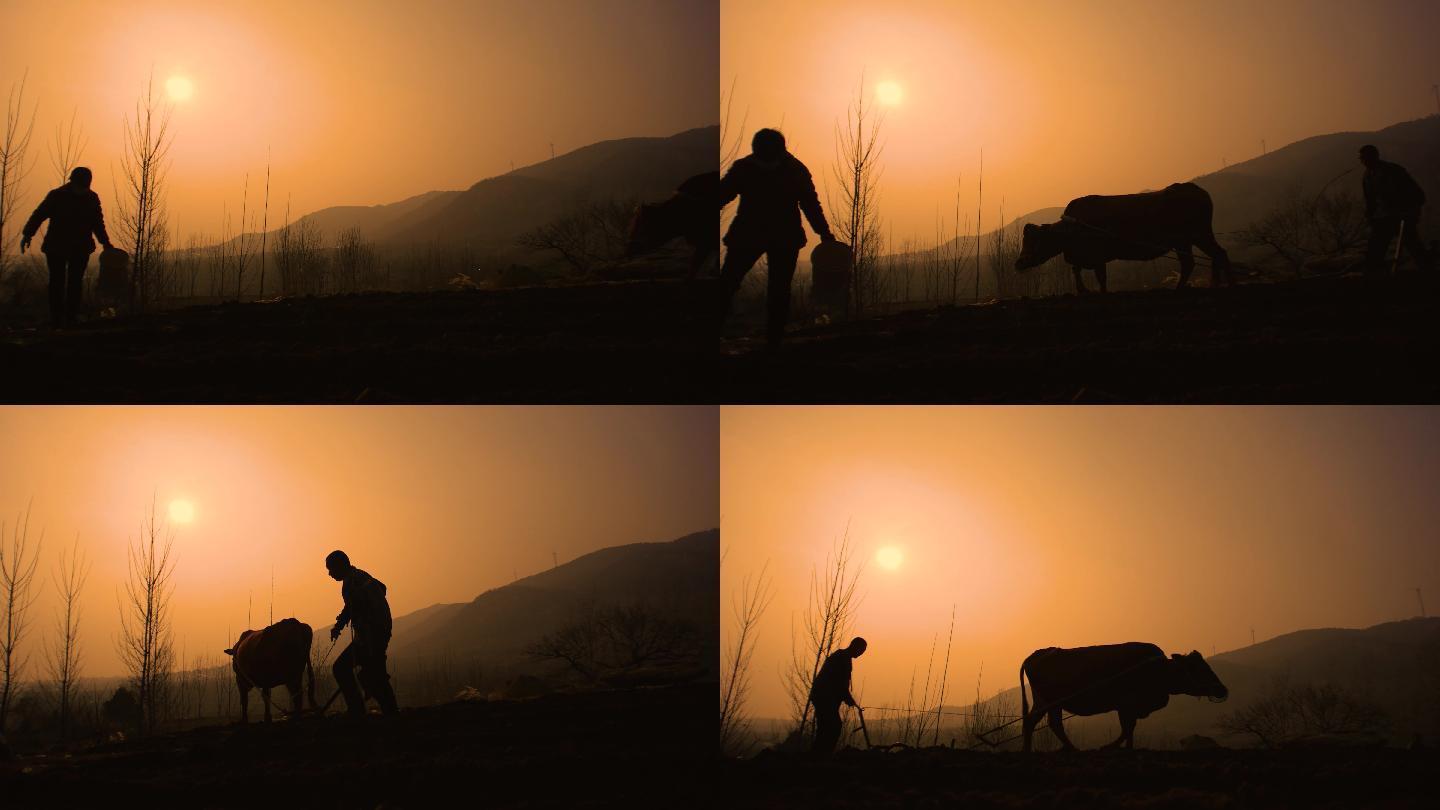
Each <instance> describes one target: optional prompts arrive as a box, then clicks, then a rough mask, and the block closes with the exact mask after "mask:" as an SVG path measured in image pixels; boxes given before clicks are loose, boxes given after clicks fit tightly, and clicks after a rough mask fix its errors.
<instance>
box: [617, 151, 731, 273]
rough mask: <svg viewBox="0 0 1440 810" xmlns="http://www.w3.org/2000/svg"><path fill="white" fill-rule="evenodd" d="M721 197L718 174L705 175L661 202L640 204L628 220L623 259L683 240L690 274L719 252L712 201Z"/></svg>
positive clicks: (693, 178)
mask: <svg viewBox="0 0 1440 810" xmlns="http://www.w3.org/2000/svg"><path fill="white" fill-rule="evenodd" d="M719 197H720V173H719V172H706V173H705V174H697V175H695V176H694V177H691V178H690V179H688V180H686V181H685V182H683V183H681V184H680V186H679V187H678V188H676V189H675V193H674V194H672V195H671V196H670V198H669V199H667V200H665V201H664V202H658V203H642V204H641V205H640V206H638V207H637V208H636V209H635V216H634V218H633V219H631V221H630V236H629V241H628V243H627V244H626V247H625V256H626V257H627V258H628V257H632V256H638V255H639V254H641V253H648V252H649V251H652V250H655V249H656V248H658V247H660V246H661V245H664V244H665V243H667V242H669V241H671V240H673V239H679V238H683V239H684V240H685V242H686V243H687V244H688V245H690V248H691V251H692V252H691V255H690V274H689V278H691V279H693V278H695V277H696V276H697V275H699V273H700V268H702V267H704V266H705V263H706V262H708V261H709V260H710V257H711V256H714V255H716V254H718V253H719V252H720V226H719V224H718V223H717V222H716V219H715V201H716V200H718V199H719Z"/></svg>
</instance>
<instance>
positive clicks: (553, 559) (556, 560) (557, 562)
mask: <svg viewBox="0 0 1440 810" xmlns="http://www.w3.org/2000/svg"><path fill="white" fill-rule="evenodd" d="M550 561H551V562H553V563H554V565H553V566H552V567H553V568H559V567H560V555H559V554H556V553H555V552H553V551H552V552H550Z"/></svg>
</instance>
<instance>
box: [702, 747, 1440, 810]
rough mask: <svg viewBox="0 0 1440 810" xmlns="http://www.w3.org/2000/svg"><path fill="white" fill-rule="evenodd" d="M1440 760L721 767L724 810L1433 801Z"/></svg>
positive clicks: (909, 761)
mask: <svg viewBox="0 0 1440 810" xmlns="http://www.w3.org/2000/svg"><path fill="white" fill-rule="evenodd" d="M1437 773H1440V755H1437V753H1436V752H1434V751H1407V750H1398V749H1374V750H1343V749H1342V750H1318V751H1317V750H1311V751H1249V750H1247V751H1227V750H1224V749H1220V750H1211V751H1081V752H1077V753H1073V754H1063V753H1047V754H1034V755H1025V754H1020V753H986V752H972V751H952V750H949V749H944V748H940V749H930V750H920V751H905V752H898V753H881V752H878V751H858V750H855V749H848V750H846V751H843V752H841V753H839V754H837V755H836V756H835V757H833V758H832V759H830V760H828V761H815V760H812V759H810V758H809V757H807V756H805V755H799V754H796V755H771V754H765V755H761V756H760V757H757V758H755V759H752V760H745V761H728V762H724V763H722V765H721V767H720V769H719V784H720V800H721V803H722V805H723V806H730V807H757V808H792V807H793V808H809V807H854V808H861V807H866V808H868V807H876V808H887V807H896V808H899V807H904V808H929V807H937V808H939V807H965V808H982V809H983V808H1007V809H1008V808H1057V809H1058V808H1107V807H1124V808H1141V807H1143V808H1155V809H1156V810H1159V809H1160V808H1217V809H1218V808H1271V807H1275V808H1362V807H1383V808H1421V807H1424V808H1431V807H1436V806H1440V805H1437V799H1440V781H1437V776H1436V774H1437Z"/></svg>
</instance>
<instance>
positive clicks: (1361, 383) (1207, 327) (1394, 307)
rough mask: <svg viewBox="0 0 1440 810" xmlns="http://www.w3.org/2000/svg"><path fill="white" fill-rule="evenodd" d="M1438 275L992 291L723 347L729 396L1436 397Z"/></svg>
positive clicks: (1439, 389)
mask: <svg viewBox="0 0 1440 810" xmlns="http://www.w3.org/2000/svg"><path fill="white" fill-rule="evenodd" d="M1437 293H1440V283H1437V279H1436V278H1435V277H1426V278H1421V277H1418V276H1416V275H1415V274H1411V275H1409V276H1401V277H1398V278H1395V279H1390V280H1385V281H1382V282H1379V283H1368V284H1367V283H1366V281H1365V280H1364V279H1362V278H1359V277H1350V276H1347V277H1324V278H1315V279H1309V280H1305V281H1293V282H1284V283H1276V284H1251V285H1242V286H1240V287H1237V288H1235V289H1223V290H1218V291H1211V290H1206V289H1192V290H1187V291H1184V292H1177V291H1174V290H1153V291H1144V292H1124V293H1111V294H1109V295H1105V296H1101V295H1090V296H1086V297H1077V296H1073V295H1067V296H1058V297H1053V298H1043V299H1031V300H1006V301H1000V302H995V303H991V304H982V305H976V306H961V307H953V308H951V307H946V308H941V309H938V310H926V311H913V312H906V313H902V314H898V315H891V316H886V317H880V318H874V319H867V320H863V321H858V322H853V323H845V324H834V325H828V326H817V327H809V328H802V329H799V330H797V331H796V332H794V333H793V334H792V335H790V337H789V339H788V341H787V343H786V344H785V345H784V346H783V347H782V349H781V351H780V352H779V353H778V354H777V355H774V356H771V355H770V354H769V353H767V352H766V351H765V350H764V349H763V347H762V346H761V345H760V343H759V342H758V341H756V340H755V339H752V338H727V339H726V340H725V341H724V343H723V344H722V356H721V360H720V376H721V380H720V391H721V397H722V401H727V402H802V403H804V402H821V403H823V402H857V403H874V402H935V403H947V402H961V403H965V402H996V403H1006V402H1049V403H1068V402H1097V403H1104V402H1140V403H1154V402H1180V403H1184V402H1196V403H1212V402H1213V403H1244V402H1256V403H1269V402H1274V403H1283V402H1434V401H1437V400H1440V374H1437V373H1436V369H1437V368H1440V300H1437Z"/></svg>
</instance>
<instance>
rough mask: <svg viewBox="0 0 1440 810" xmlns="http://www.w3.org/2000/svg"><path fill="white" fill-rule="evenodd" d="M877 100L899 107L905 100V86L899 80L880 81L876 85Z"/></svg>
mask: <svg viewBox="0 0 1440 810" xmlns="http://www.w3.org/2000/svg"><path fill="white" fill-rule="evenodd" d="M875 100H877V101H879V102H880V103H881V104H884V105H885V106H886V107H898V106H899V105H900V102H902V101H904V100H905V88H903V87H901V86H900V83H899V82H880V83H879V84H877V85H875Z"/></svg>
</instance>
